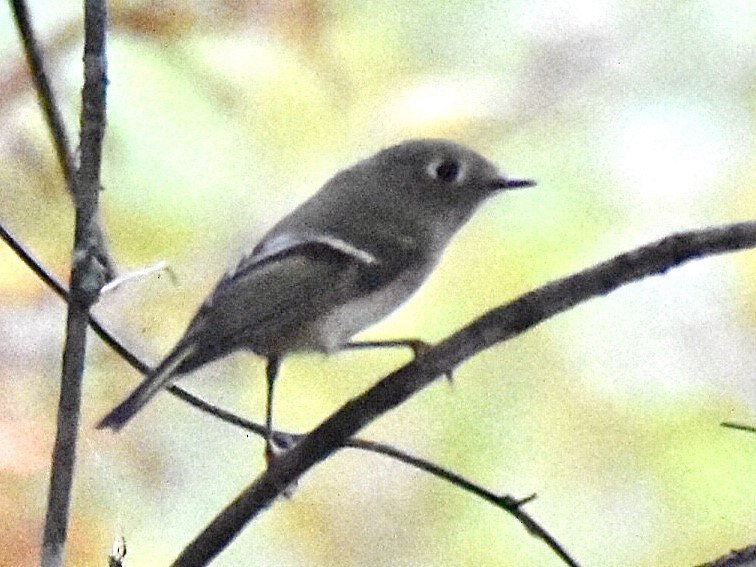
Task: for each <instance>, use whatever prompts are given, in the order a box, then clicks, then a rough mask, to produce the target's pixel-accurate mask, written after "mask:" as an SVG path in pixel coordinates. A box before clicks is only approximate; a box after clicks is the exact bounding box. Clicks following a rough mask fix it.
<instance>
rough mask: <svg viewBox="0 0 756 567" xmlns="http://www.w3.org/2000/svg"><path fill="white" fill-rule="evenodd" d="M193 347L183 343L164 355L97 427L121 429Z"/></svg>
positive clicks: (168, 378) (192, 350) (163, 383)
mask: <svg viewBox="0 0 756 567" xmlns="http://www.w3.org/2000/svg"><path fill="white" fill-rule="evenodd" d="M195 348H196V347H195V345H194V344H193V343H185V344H183V345H179V346H178V347H176V348H175V349H174V350H173V351H172V352H171V353H170V354H169V355H168V356H166V357H165V359H164V360H163V362H161V363H160V364H158V365H157V367H155V369H154V370H153V371H151V372H150V373H149V374H148V375H147V376H146V377H145V379H144V380H142V383H141V384H139V386H137V388H136V390H134V391H133V392H131V394H129V397H128V398H126V399H125V400H123V401H122V402H121V403H120V404H118V405H117V406H116V407H115V408H113V409H112V410H111V411H110V413H108V415H106V416H105V417H103V418H102V419H101V420H100V422H99V423H98V424H97V429H106V428H110V429H112V430H113V431H118V430H119V429H121V427H123V426H124V425H125V424H126V422H127V421H128V420H130V419H131V418H132V417H134V415H135V414H136V413H137V412H138V411H139V410H140V409H142V408H143V407H144V406H145V404H146V403H147V402H149V401H150V400H151V399H152V396H154V395H155V394H157V393H158V391H160V389H161V388H162V387H163V386H165V385H166V384H167V383H168V382H169V380H170V379H171V377H172V376H173V373H174V371H175V370H176V368H177V367H178V366H179V365H180V364H181V363H182V362H184V361H185V360H186V359H187V358H188V357H190V356H191V355H192V353H193V352H194V351H195Z"/></svg>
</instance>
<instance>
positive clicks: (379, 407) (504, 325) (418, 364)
mask: <svg viewBox="0 0 756 567" xmlns="http://www.w3.org/2000/svg"><path fill="white" fill-rule="evenodd" d="M754 246H756V222H744V223H736V224H731V225H725V226H720V227H715V228H709V229H704V230H696V231H690V232H682V233H678V234H673V235H671V236H668V237H666V238H663V239H662V240H659V241H657V242H655V243H652V244H649V245H646V246H643V247H641V248H638V249H635V250H632V251H630V252H626V253H624V254H620V255H619V256H616V257H615V258H612V259H610V260H607V261H605V262H603V263H601V264H598V265H596V266H594V267H592V268H588V269H587V270H584V271H582V272H579V273H577V274H574V275H571V276H568V277H566V278H563V279H560V280H556V281H554V282H551V283H549V284H546V285H545V286H543V287H541V288H539V289H536V290H534V291H531V292H529V293H527V294H525V295H523V296H521V297H519V298H518V299H516V300H514V301H512V302H510V303H508V304H506V305H503V306H501V307H499V308H496V309H493V310H492V311H489V312H488V313H486V314H485V315H483V316H482V317H480V318H479V319H477V320H476V321H474V322H473V323H472V324H470V325H468V326H466V327H464V328H463V329H461V330H459V331H458V332H456V333H454V334H453V335H451V336H450V337H448V338H447V339H445V340H443V341H441V342H440V343H439V344H438V345H436V346H435V347H433V348H431V349H429V350H428V351H427V352H426V353H424V354H423V355H422V356H420V357H418V358H416V359H415V360H414V361H412V362H411V363H409V364H407V365H406V366H404V367H402V368H400V369H398V370H396V371H395V372H393V373H391V374H390V375H389V376H387V377H386V378H384V379H383V380H381V381H380V382H378V383H377V384H376V385H375V386H373V387H372V388H370V389H369V390H368V391H367V392H365V393H364V394H362V395H361V396H359V397H357V398H355V399H353V400H351V401H349V402H348V403H347V404H345V405H344V406H343V407H342V408H341V409H339V410H338V411H337V412H336V413H334V414H333V415H331V416H330V417H329V418H328V419H326V420H325V421H324V422H323V423H321V424H320V425H319V426H318V427H317V428H316V429H315V430H313V431H312V432H311V433H310V434H309V435H307V436H306V437H304V438H303V439H302V440H301V441H300V442H299V443H298V444H297V445H296V446H294V447H293V448H292V449H291V450H289V451H288V452H286V453H284V454H282V455H281V456H280V457H279V458H277V459H276V460H274V461H273V462H272V463H271V465H270V466H269V468H268V469H267V470H266V471H265V472H264V473H263V474H261V475H260V476H259V477H258V478H257V479H256V480H255V481H254V482H253V483H252V484H251V485H250V486H249V487H247V488H246V489H245V490H244V491H242V493H241V494H239V496H238V497H237V498H236V499H235V500H234V501H233V502H231V503H230V504H229V505H228V506H227V507H226V509H225V510H223V511H222V512H221V513H220V514H219V515H218V516H217V517H216V518H215V519H214V520H213V521H212V522H211V523H210V524H209V525H208V526H207V527H206V528H205V529H204V530H203V532H202V533H200V534H199V535H198V536H197V537H196V538H195V539H194V541H192V542H191V543H190V544H189V545H188V546H187V547H186V548H185V549H184V550H183V551H182V552H181V554H180V555H179V557H178V558H177V559H176V561H175V562H174V563H173V565H174V566H180V567H188V566H199V565H206V564H207V563H208V562H209V561H210V560H212V558H214V557H215V556H216V555H217V554H219V553H220V552H221V551H222V550H223V549H224V548H225V547H226V546H227V545H228V544H229V543H230V542H231V541H232V540H233V539H234V538H235V537H236V536H237V535H238V534H239V532H240V531H241V530H242V529H243V528H244V526H245V525H246V524H247V522H249V521H250V520H251V519H252V518H254V517H255V516H256V515H257V514H259V513H260V512H261V511H262V510H264V509H265V508H267V507H268V506H270V505H271V504H272V503H273V501H274V499H275V498H276V497H277V496H278V495H280V494H281V493H282V492H284V491H285V490H286V488H287V487H288V486H290V485H291V484H292V483H294V482H296V480H297V479H298V478H299V477H300V476H301V475H302V474H304V473H305V472H306V471H307V470H308V469H309V468H310V467H312V466H314V465H315V464H316V463H318V462H320V461H322V460H323V459H325V458H326V457H328V456H329V455H330V454H331V453H333V452H334V451H336V450H338V449H340V448H341V447H343V446H344V443H345V441H346V440H347V439H348V438H349V437H352V436H353V435H355V434H356V433H357V432H358V431H359V430H360V429H362V428H363V427H364V426H366V425H367V424H368V423H370V422H371V421H373V420H374V419H375V418H377V417H378V416H380V415H382V414H383V413H385V412H387V411H389V410H390V409H393V408H395V407H396V406H398V405H399V404H401V403H403V402H404V401H406V400H407V399H409V398H410V397H411V396H412V395H414V394H415V393H417V392H419V391H420V390H421V389H423V388H425V387H426V386H427V385H429V384H430V383H431V382H432V381H433V380H434V379H435V378H437V377H439V376H442V375H444V374H446V373H447V372H449V371H451V370H453V369H454V368H455V367H456V366H457V365H459V364H460V363H462V362H463V361H464V360H466V359H468V358H470V357H471V356H473V355H475V354H476V353H478V352H480V351H482V350H485V349H487V348H489V347H491V346H493V345H494V344H496V343H499V342H503V341H505V340H508V339H511V338H513V337H515V336H517V335H519V334H521V333H523V332H525V331H526V330H528V329H530V328H532V327H534V326H536V325H538V324H539V323H541V322H543V321H545V320H546V319H549V318H550V317H553V316H554V315H556V314H558V313H562V312H564V311H567V310H568V309H570V308H571V307H574V306H575V305H578V304H579V303H582V302H584V301H587V300H589V299H591V298H593V297H596V296H600V295H605V294H607V293H610V292H611V291H614V290H615V289H617V288H619V287H621V286H623V285H625V284H627V283H630V282H632V281H636V280H640V279H642V278H645V277H647V276H650V275H654V274H662V273H664V272H666V271H667V270H669V269H670V268H673V267H675V266H679V265H680V264H682V263H684V262H686V261H688V260H691V259H694V258H699V257H703V256H709V255H713V254H721V253H724V252H731V251H735V250H742V249H744V248H751V247H754Z"/></svg>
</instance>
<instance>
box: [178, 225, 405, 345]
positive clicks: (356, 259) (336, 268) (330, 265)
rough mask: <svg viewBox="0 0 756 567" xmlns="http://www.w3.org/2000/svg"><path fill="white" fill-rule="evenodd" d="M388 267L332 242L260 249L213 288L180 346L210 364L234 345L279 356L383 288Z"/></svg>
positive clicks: (305, 239)
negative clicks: (332, 315) (321, 322)
mask: <svg viewBox="0 0 756 567" xmlns="http://www.w3.org/2000/svg"><path fill="white" fill-rule="evenodd" d="M393 265H394V262H382V261H380V260H379V259H378V258H376V257H375V256H373V255H372V254H371V253H369V252H367V251H364V250H361V249H358V248H355V247H354V246H351V245H350V244H348V243H346V242H343V241H341V240H339V239H336V238H333V237H312V236H301V237H292V236H288V235H282V236H278V237H276V238H273V239H270V240H267V241H264V242H263V243H262V244H261V245H260V246H258V247H257V248H256V249H255V250H254V251H253V253H252V254H250V255H249V256H246V257H244V258H243V259H242V260H241V261H240V262H239V264H238V265H237V266H236V267H235V268H234V269H233V270H231V271H229V272H228V273H227V274H226V275H225V276H224V277H223V279H222V280H221V281H220V282H219V283H218V285H217V287H216V289H215V290H214V292H213V293H212V295H211V296H210V297H209V298H208V299H207V301H206V302H205V303H204V304H203V305H202V306H201V307H200V310H199V312H198V313H197V315H196V316H195V318H194V319H193V321H192V323H191V324H190V326H189V329H188V330H187V333H186V336H185V338H184V340H185V341H187V340H188V341H192V342H195V341H197V342H199V343H200V344H202V345H205V347H204V348H209V349H211V350H213V351H216V350H218V351H217V352H213V353H212V354H211V353H210V352H208V353H206V354H207V355H209V356H210V357H211V358H215V357H216V356H217V355H221V354H222V352H221V351H230V350H233V349H234V348H239V346H240V345H246V346H249V347H250V348H252V350H257V351H258V352H261V351H265V350H271V349H273V350H275V349H276V347H277V346H276V344H275V343H276V341H280V342H281V344H280V345H278V348H281V349H285V347H287V346H288V345H286V344H285V342H286V340H289V339H292V340H294V339H295V338H296V337H295V335H296V333H297V332H299V331H301V330H302V329H305V328H306V326H307V325H308V324H309V323H311V322H312V321H314V320H316V319H317V318H318V317H321V316H323V315H324V314H327V313H328V312H329V311H330V310H331V309H333V308H335V307H338V306H340V305H342V304H344V303H346V302H348V301H352V300H354V299H357V298H359V297H360V296H362V295H366V294H368V293H371V292H372V291H375V289H376V288H378V287H380V286H382V285H385V284H387V283H388V282H389V281H390V280H391V279H392V278H393V275H394V274H393V272H394V271H395V269H394V268H393ZM201 348H202V347H201ZM199 354H200V353H198V355H199Z"/></svg>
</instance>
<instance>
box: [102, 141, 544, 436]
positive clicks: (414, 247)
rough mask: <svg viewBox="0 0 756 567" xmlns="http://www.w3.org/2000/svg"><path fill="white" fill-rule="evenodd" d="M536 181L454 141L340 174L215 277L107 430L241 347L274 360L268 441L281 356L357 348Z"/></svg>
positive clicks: (409, 148)
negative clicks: (495, 201) (501, 197)
mask: <svg viewBox="0 0 756 567" xmlns="http://www.w3.org/2000/svg"><path fill="white" fill-rule="evenodd" d="M532 185H535V182H534V181H531V180H529V179H509V178H507V177H506V176H505V175H504V174H503V173H502V172H501V171H499V169H498V168H497V167H496V166H495V165H493V164H492V163H491V162H489V161H488V160H486V159H485V158H483V157H482V156H480V155H478V154H477V153H475V152H473V151H472V150H470V149H468V148H466V147H464V146H461V145H459V144H456V143H453V142H450V141H446V140H432V139H427V140H412V141H407V142H403V143H401V144H398V145H396V146H393V147H390V148H387V149H385V150H383V151H381V152H378V153H377V154H376V155H374V156H372V157H370V158H368V159H365V160H363V161H361V162H359V163H357V164H356V165H354V166H352V167H350V168H349V169H345V170H344V171H341V172H340V173H338V174H336V175H335V176H334V177H333V178H332V179H331V180H330V181H328V182H327V183H326V184H325V185H324V186H323V187H322V188H321V189H320V191H318V192H317V193H316V194H315V195H313V196H312V197H311V198H310V199H309V200H308V201H306V202H305V203H304V204H302V205H301V206H299V208H297V209H295V210H294V211H293V212H292V213H291V214H289V215H288V216H286V217H285V218H283V219H282V220H281V221H280V222H279V223H278V224H276V225H275V226H274V227H273V228H272V229H271V230H270V231H269V232H268V233H267V234H266V235H265V236H264V237H263V239H262V241H261V242H260V243H259V244H258V245H257V246H256V247H255V249H254V250H252V253H251V254H249V255H248V256H245V257H243V258H242V259H241V261H240V262H239V263H238V264H237V266H236V267H235V268H234V269H233V270H231V271H229V272H228V273H227V274H226V275H225V276H224V277H223V278H222V279H221V280H220V282H218V285H217V286H216V288H215V289H214V290H213V292H212V293H211V294H210V297H208V298H207V300H206V301H205V302H204V303H203V304H202V306H201V307H200V308H199V311H198V312H197V314H196V315H195V316H194V319H192V321H191V323H190V324H189V327H188V329H187V330H186V332H185V333H184V336H183V337H182V338H181V340H180V341H179V342H178V344H177V345H176V346H175V347H174V348H173V350H171V352H170V353H169V354H168V356H166V357H165V359H164V360H163V361H162V362H161V363H160V364H159V365H158V366H157V367H156V368H155V369H154V370H153V371H152V372H150V373H149V374H148V375H147V377H146V378H145V379H144V381H143V382H142V383H141V384H140V385H139V386H138V387H137V388H136V389H135V390H134V391H133V392H132V393H131V394H130V395H129V396H128V397H127V398H126V399H125V400H124V401H123V402H121V403H120V404H119V405H118V406H116V407H115V408H114V409H113V410H112V411H111V412H110V413H109V414H108V415H106V416H105V417H104V418H103V419H102V421H100V423H99V424H98V428H106V427H110V428H112V429H115V430H117V429H120V428H121V427H122V426H123V425H124V424H125V423H126V422H127V421H128V420H129V419H131V418H132V417H133V416H134V415H135V414H136V413H137V412H138V411H139V410H140V409H141V408H142V407H143V406H144V405H145V404H146V403H147V402H148V401H149V400H150V399H151V398H152V397H153V396H154V395H155V394H156V393H157V392H158V391H159V390H160V389H161V388H162V387H164V386H166V385H167V384H169V383H170V382H172V381H173V380H174V379H175V378H176V377H177V376H179V375H182V374H186V373H188V372H191V371H193V370H195V369H197V368H199V367H200V366H202V365H204V364H207V363H208V362H211V361H213V360H216V359H218V358H221V357H223V356H226V355H227V354H230V353H232V352H235V351H237V350H242V349H243V350H250V351H252V352H254V353H255V354H257V355H259V356H262V357H265V358H266V359H267V370H266V374H267V379H268V399H267V415H266V424H267V426H268V431H269V437H270V431H271V425H272V423H271V422H272V417H271V415H272V409H271V408H272V403H273V385H274V382H275V378H276V375H277V374H278V368H279V365H280V362H281V359H282V357H283V356H284V355H286V354H288V353H290V352H297V351H321V352H333V351H337V350H339V349H340V348H345V347H348V346H359V345H360V343H350V342H349V340H350V339H351V337H352V336H353V335H354V334H356V333H358V332H359V331H361V330H362V329H365V328H366V327H369V326H370V325H372V324H374V323H376V322H377V321H379V320H381V319H382V318H384V317H385V316H387V315H388V314H389V313H391V312H392V311H394V310H395V309H396V308H397V307H399V306H400V305H401V304H402V303H404V302H405V301H406V300H407V299H408V298H409V297H410V296H411V295H412V294H413V293H415V291H417V289H418V288H419V287H420V285H421V284H422V283H423V281H425V279H426V278H427V277H428V275H429V274H430V273H431V271H432V270H433V268H434V267H435V266H436V264H437V263H438V261H439V259H440V258H441V255H442V253H443V251H444V248H445V247H446V245H447V244H448V243H449V241H450V240H451V238H452V236H454V234H455V233H456V232H457V231H458V230H459V229H460V228H461V227H462V226H463V225H464V224H465V222H466V221H467V220H468V219H469V218H470V217H471V215H472V214H473V212H475V210H476V209H477V208H478V206H479V205H480V204H481V203H482V202H483V201H484V200H485V199H486V198H487V197H489V196H490V195H492V194H494V193H496V192H498V191H499V190H502V189H514V188H518V187H530V186H532ZM417 342H418V341H415V342H413V341H404V343H405V344H408V345H412V344H416V343H417ZM402 343H403V342H402V341H393V342H388V343H387V344H389V345H396V344H402ZM370 344H372V345H376V343H370ZM268 449H270V438H269V439H268Z"/></svg>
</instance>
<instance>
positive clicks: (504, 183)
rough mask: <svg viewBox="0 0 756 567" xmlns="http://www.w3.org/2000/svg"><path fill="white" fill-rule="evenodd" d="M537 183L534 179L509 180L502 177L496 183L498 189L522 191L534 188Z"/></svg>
mask: <svg viewBox="0 0 756 567" xmlns="http://www.w3.org/2000/svg"><path fill="white" fill-rule="evenodd" d="M534 185H536V182H535V181H534V180H533V179H507V178H506V177H502V178H500V179H497V180H496V182H495V183H494V187H495V188H496V189H520V188H522V187H533V186H534Z"/></svg>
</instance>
